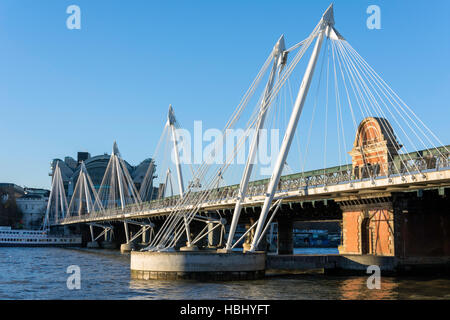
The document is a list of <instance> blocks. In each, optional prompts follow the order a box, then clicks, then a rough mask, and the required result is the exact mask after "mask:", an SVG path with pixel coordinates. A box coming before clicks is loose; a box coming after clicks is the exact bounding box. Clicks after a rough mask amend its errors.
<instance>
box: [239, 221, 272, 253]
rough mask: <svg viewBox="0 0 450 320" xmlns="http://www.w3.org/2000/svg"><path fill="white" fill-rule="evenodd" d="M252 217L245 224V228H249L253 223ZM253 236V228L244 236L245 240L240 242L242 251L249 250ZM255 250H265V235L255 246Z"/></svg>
mask: <svg viewBox="0 0 450 320" xmlns="http://www.w3.org/2000/svg"><path fill="white" fill-rule="evenodd" d="M255 221H256V220H255V219H254V218H250V220H249V223H247V224H245V230H246V231H247V230H248V229H250V228H251V226H252V225H253V224H254V223H255ZM254 236H255V228H253V229H252V230H251V231H250V232H248V233H247V235H246V236H245V241H244V243H243V244H242V248H243V251H244V252H246V251H248V250H250V247H251V243H252V241H253V237H254ZM256 251H267V236H265V237H263V238H262V239H261V241H260V242H259V244H258V247H257V248H256Z"/></svg>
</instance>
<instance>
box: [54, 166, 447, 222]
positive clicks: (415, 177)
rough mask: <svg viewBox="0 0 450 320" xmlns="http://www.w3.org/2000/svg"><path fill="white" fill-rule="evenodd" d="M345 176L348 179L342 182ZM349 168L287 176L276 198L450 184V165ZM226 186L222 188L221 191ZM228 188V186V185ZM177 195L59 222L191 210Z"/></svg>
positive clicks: (213, 201)
mask: <svg viewBox="0 0 450 320" xmlns="http://www.w3.org/2000/svg"><path fill="white" fill-rule="evenodd" d="M343 177H346V178H347V180H344V181H342V180H343V179H342V178H343ZM349 178H351V175H350V173H349V172H348V170H347V171H341V172H338V174H337V175H334V174H330V175H322V176H320V178H318V177H317V176H316V177H314V176H313V177H306V178H304V177H297V178H296V179H290V180H287V179H284V180H283V181H281V183H280V186H279V190H278V192H277V193H276V195H275V198H274V200H277V199H283V200H284V202H301V201H308V200H320V199H336V198H341V197H352V196H353V197H355V196H360V195H362V194H367V193H385V192H388V193H389V192H400V191H411V190H418V189H428V188H439V187H447V186H449V185H450V166H446V167H444V168H434V169H427V170H422V171H420V172H419V171H415V172H411V171H410V172H409V174H396V175H391V176H379V177H376V178H373V179H370V178H367V179H353V180H351V179H349ZM223 190H224V189H223V188H222V191H223ZM225 190H226V188H225ZM227 191H228V192H227V193H220V192H219V193H216V194H213V195H211V196H210V197H209V198H207V199H206V200H205V201H203V202H202V203H200V205H199V211H208V210H217V209H230V208H233V207H234V205H235V203H236V199H237V189H233V190H232V192H229V190H227ZM264 191H265V184H260V185H259V186H257V187H256V188H255V187H254V188H252V189H251V190H249V195H248V196H247V197H246V199H245V201H244V202H243V206H253V207H255V206H261V205H262V203H263V202H264V198H265V194H264ZM177 202H178V198H176V197H174V198H169V199H162V200H157V201H151V202H146V203H142V204H140V205H132V206H128V207H126V208H125V209H124V210H121V209H112V210H105V211H98V212H94V213H91V214H87V215H82V216H72V217H66V218H65V219H64V220H62V221H59V222H58V223H57V224H59V225H68V224H75V223H89V222H105V221H118V220H119V221H120V220H126V219H141V218H151V217H157V216H164V215H167V214H170V213H171V212H173V211H174V210H175V209H177V210H190V209H193V208H194V206H193V205H192V204H185V205H183V206H182V207H180V206H179V205H178V204H177Z"/></svg>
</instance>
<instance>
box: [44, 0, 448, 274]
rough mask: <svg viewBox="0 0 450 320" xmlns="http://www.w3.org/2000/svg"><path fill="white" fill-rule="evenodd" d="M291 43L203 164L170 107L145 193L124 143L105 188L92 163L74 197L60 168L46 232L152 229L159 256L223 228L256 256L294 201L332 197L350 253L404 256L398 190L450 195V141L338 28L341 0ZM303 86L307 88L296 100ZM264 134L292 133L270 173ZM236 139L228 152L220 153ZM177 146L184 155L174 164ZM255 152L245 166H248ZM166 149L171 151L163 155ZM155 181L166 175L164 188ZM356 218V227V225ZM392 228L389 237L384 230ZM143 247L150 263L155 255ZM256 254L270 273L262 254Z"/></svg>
mask: <svg viewBox="0 0 450 320" xmlns="http://www.w3.org/2000/svg"><path fill="white" fill-rule="evenodd" d="M285 41H286V40H285V37H284V36H281V37H280V38H279V39H278V41H277V42H276V44H275V45H274V47H273V49H272V50H271V52H270V54H269V56H268V58H267V59H266V61H265V62H264V64H263V66H262V67H261V69H260V70H259V72H258V73H257V75H256V77H255V79H254V81H253V82H252V83H251V85H250V87H249V89H248V90H247V91H246V93H245V94H244V96H243V97H242V99H241V101H240V103H239V105H238V106H237V107H236V108H235V109H234V111H233V113H232V115H231V117H230V119H229V120H228V122H227V123H226V125H225V127H224V129H223V130H222V132H221V133H222V134H221V135H220V137H219V138H218V139H216V141H215V142H214V144H212V147H211V148H210V149H209V150H208V152H206V154H205V157H204V159H203V162H201V163H200V164H198V165H196V166H194V165H192V164H189V163H185V162H183V159H182V158H183V156H185V154H184V155H183V156H182V152H181V149H183V150H185V149H184V147H185V145H183V144H185V143H186V141H185V140H183V139H181V137H180V133H179V132H180V131H179V129H180V128H181V125H180V123H179V121H178V119H177V118H176V117H175V112H174V109H173V108H172V106H170V108H169V113H168V117H167V121H166V123H165V126H164V129H163V134H162V135H161V138H160V140H159V142H158V145H157V147H156V150H155V153H154V161H152V162H151V164H150V165H149V168H148V170H147V173H146V175H145V178H144V181H143V182H142V184H141V186H140V188H139V189H138V188H137V187H136V186H135V184H134V182H133V179H132V178H131V177H130V174H129V173H128V171H127V167H126V165H125V163H124V161H123V159H122V157H121V154H120V152H119V149H118V147H117V144H116V143H114V146H113V151H112V154H111V157H110V161H109V163H108V166H107V169H106V172H105V175H104V178H103V181H102V183H101V185H100V186H99V187H95V186H94V185H93V183H92V181H91V179H90V177H89V173H88V171H87V170H86V168H85V166H84V164H81V170H80V175H79V178H78V180H77V182H76V186H75V188H74V193H73V194H72V195H71V197H70V199H67V198H66V195H65V192H64V187H63V184H62V181H61V173H60V170H59V168H58V166H56V168H55V172H54V175H53V183H52V190H51V195H50V199H49V202H48V208H47V214H46V219H45V223H46V227H50V226H61V225H77V224H88V225H90V227H91V234H92V240H95V239H96V238H95V237H94V234H93V231H92V230H93V227H94V226H97V227H102V228H103V229H104V231H103V232H104V233H108V231H110V229H108V228H111V223H117V222H120V223H123V225H124V229H125V233H126V242H127V244H128V243H131V242H133V241H134V240H136V238H137V237H138V236H144V235H145V234H146V233H147V232H148V231H149V230H151V234H150V237H148V238H146V239H145V241H143V242H145V243H146V245H145V246H144V247H143V249H142V250H141V251H142V252H151V253H152V257H153V258H152V259H155V258H154V257H155V255H154V254H156V253H170V252H172V253H173V252H177V250H180V248H182V249H183V251H187V252H193V251H197V250H198V249H199V247H201V243H202V239H205V238H206V237H208V236H210V235H212V234H214V233H217V232H218V233H219V234H220V241H219V243H218V244H216V246H215V248H216V249H218V252H219V253H220V254H227V253H229V254H231V253H232V252H233V249H235V248H236V246H237V245H238V244H239V243H241V242H242V239H243V237H249V239H250V240H249V243H248V247H246V248H244V249H245V251H246V252H247V253H249V254H250V253H256V252H257V251H259V249H260V245H261V244H262V243H264V241H265V239H266V237H267V234H268V230H269V229H270V228H271V225H272V224H273V223H274V222H276V221H279V217H280V215H281V216H283V217H284V215H283V214H282V212H283V211H284V210H285V208H286V207H290V210H291V211H292V210H293V207H295V208H299V209H298V210H300V211H301V208H302V203H305V202H314V201H322V202H325V203H326V202H327V201H329V200H332V201H334V202H335V203H337V204H338V206H340V208H341V211H342V213H341V216H340V217H338V218H339V219H340V220H342V221H343V228H344V229H345V230H346V231H347V234H345V235H344V236H345V237H347V238H346V239H345V240H344V241H343V245H342V248H341V249H340V250H341V252H342V253H359V254H364V253H365V252H366V251H367V250H372V251H373V252H372V253H375V254H379V255H388V256H396V255H397V254H398V253H399V250H400V249H399V248H397V247H396V246H398V244H397V242H400V240H398V239H397V238H398V237H399V235H398V234H399V232H398V231H396V229H395V228H406V227H405V225H404V224H402V223H406V222H401V221H403V220H402V219H403V218H401V217H400V215H401V214H402V212H403V211H406V212H407V211H408V210H406V209H403V211H401V212H400V211H398V210H399V209H398V208H399V206H400V205H399V203H400V202H399V201H397V199H398V198H399V197H397V196H396V195H398V194H410V193H411V192H412V191H414V192H417V193H416V194H417V195H418V194H419V193H420V194H421V193H422V192H423V191H424V190H425V191H427V190H437V191H436V192H437V194H438V196H441V197H445V195H446V192H447V191H446V190H447V189H446V188H448V187H449V185H450V163H449V160H450V152H449V146H446V145H444V144H443V143H442V142H441V141H440V140H439V138H438V136H437V135H436V134H435V133H434V132H433V131H432V130H431V129H430V128H429V127H428V126H427V125H426V124H425V123H424V122H423V120H422V119H421V118H420V117H419V116H417V115H416V113H415V112H414V111H413V109H412V108H411V107H409V106H408V105H407V104H406V103H405V102H404V101H403V100H402V99H401V98H400V97H399V95H398V94H397V93H396V92H395V91H394V90H393V89H392V88H391V87H390V86H389V85H388V84H387V82H386V81H385V80H383V79H382V78H381V76H380V75H379V74H378V73H376V72H375V70H374V69H373V68H372V67H371V66H370V65H369V64H368V63H367V62H366V60H365V59H363V58H362V56H361V55H359V53H358V52H357V51H356V50H355V49H354V48H353V47H352V46H351V45H350V44H349V42H348V41H347V40H346V39H345V38H344V37H343V36H342V35H341V33H339V32H338V31H337V29H336V28H335V21H334V14H333V6H330V7H329V8H328V9H327V10H326V11H325V13H324V14H323V15H322V17H321V19H320V20H319V22H318V24H317V25H316V26H315V27H314V29H313V30H312V32H311V33H310V34H309V35H308V36H307V37H306V38H305V39H304V40H302V41H300V42H298V43H295V44H293V45H292V46H290V47H286V44H285ZM308 52H309V53H310V55H309V58H308V57H307V56H308V55H307V53H308ZM292 87H294V88H295V87H297V88H298V91H297V95H296V96H295V94H294V93H293V91H292ZM309 91H311V93H310V94H309V95H308V93H309ZM308 96H310V97H309V99H307V98H308ZM294 97H295V98H294ZM236 128H243V129H241V133H242V134H241V135H239V136H237V139H236V140H237V141H236V143H235V144H234V145H233V147H231V148H228V144H227V142H228V140H227V138H228V137H229V136H230V132H232V130H233V129H236ZM264 130H269V131H273V130H277V132H282V134H283V138H282V140H281V145H279V147H278V148H276V152H274V153H272V160H273V161H271V163H270V165H269V167H267V164H266V167H265V168H264V169H265V170H261V169H262V167H263V165H262V164H261V162H258V159H259V158H260V155H261V152H260V151H261V150H263V149H268V148H269V149H270V148H271V147H274V146H275V145H276V141H270V142H268V141H267V135H264V133H265V132H267V131H264ZM225 145H226V146H227V148H226V150H227V152H225V154H223V153H221V152H219V151H220V150H223V148H224V147H225ZM163 149H165V150H163ZM167 151H169V154H172V159H169V160H168V158H167V157H168V156H167V154H168V152H167ZM243 154H244V158H243V159H244V161H243V162H241V163H239V164H236V160H237V159H242V155H243ZM156 155H160V156H161V157H160V161H159V162H158V161H157V160H156V159H157V158H158V157H157V156H156ZM220 156H223V157H222V158H221V159H219V158H220ZM218 160H221V161H218ZM295 166H297V167H298V168H296V169H297V170H295V169H294V167H295ZM307 168H309V169H307ZM261 172H263V174H262V173H261ZM155 173H156V174H155ZM173 173H174V174H173ZM173 176H176V179H174V180H173V179H172V178H173ZM187 177H189V178H190V179H189V182H188V183H185V179H186V178H187ZM155 179H159V182H160V185H159V190H158V191H157V193H158V194H155V192H156V191H155V190H156V188H155V187H154V181H155ZM225 182H229V183H225ZM169 186H170V188H169ZM169 191H170V193H169ZM408 199H409V198H408ZM408 201H409V200H405V201H403V203H406V202H408ZM298 204H300V207H298V206H297V207H296V205H298ZM248 208H252V210H251V212H252V220H251V223H250V224H249V225H248V227H247V230H246V232H245V233H244V235H242V236H241V237H240V238H238V237H236V230H237V227H238V225H239V224H240V223H242V220H243V219H244V220H245V219H246V212H247V209H248ZM255 208H257V209H256V210H255ZM397 211H398V212H400V213H395V212H397ZM396 215H398V216H396ZM247 218H248V217H247ZM284 219H285V217H284ZM367 219H368V220H367ZM444 219H448V218H447V217H445V218H444ZM156 221H158V223H156ZM363 221H364V223H366V224H367V228H369V229H370V230H371V231H370V232H372V233H371V235H370V236H367V237H369V238H370V240H367V241H369V242H370V243H369V244H367V243H365V242H364V241H366V240H362V239H363V238H364V239H365V237H366V235H365V232H366V231H361V230H363V227H361V224H362V223H363ZM380 221H383V226H381V227H380V223H381V222H380ZM405 221H406V220H405ZM445 221H447V220H445ZM199 223H200V224H201V227H198V224H199ZM129 224H135V225H139V226H140V227H141V231H140V232H138V233H137V234H135V235H134V236H133V237H132V236H131V235H130V234H129V231H128V225H129ZM195 224H197V225H196V226H195V227H194V225H195ZM346 224H347V226H348V227H347V228H346ZM353 225H357V227H356V229H354V231H349V230H350V229H351V228H354V227H353ZM375 225H376V227H374V226H375ZM364 228H366V226H365V225H364ZM380 228H381V229H380ZM383 228H387V231H386V232H387V234H384V233H382V232H381V231H379V230H384V229H383ZM410 228H411V227H410ZM369 229H368V230H369ZM364 230H365V229H364ZM374 230H376V231H374ZM291 231H292V228H291ZM279 232H280V228H279ZM351 232H356V233H358V232H359V233H358V234H356V233H355V234H353V235H352V234H351ZM362 232H363V233H364V235H362ZM383 232H384V231H383ZM355 237H356V238H357V240H355V241H359V242H358V244H356V247H355V245H354V244H353V242H352V238H355ZM383 237H385V238H386V237H387V238H386V239H384V238H383ZM97 238H98V237H97ZM237 238H238V239H237ZM369 238H367V239H369ZM381 238H383V239H381ZM348 239H350V240H348ZM358 239H359V240H358ZM373 239H376V241H374V240H373ZM393 239H396V240H395V241H394V240H393ZM345 241H347V242H345ZM361 241H363V242H361ZM446 241H447V240H446ZM385 242H386V243H387V244H386V243H385ZM394 242H395V244H393V243H394ZM367 246H369V247H370V249H367ZM391 247H392V248H391ZM355 248H356V249H355ZM395 248H397V249H396V250H395ZM404 250H407V249H405V248H404ZM142 252H141V253H139V254H140V255H139V259H144V258H142ZM219 253H218V254H219ZM366 253H367V252H366ZM449 254H450V253H449ZM135 257H136V255H135ZM196 257H197V256H196ZM230 257H231V256H230ZM136 259H138V258H136ZM193 259H194V258H193ZM201 259H203V258H201ZM230 259H232V260H233V259H240V258H236V257H234V256H233V257H232V258H230ZM250 259H256V260H258V259H259V258H254V257H252V258H250ZM256 260H255V261H256ZM139 261H141V260H139ZM233 261H234V260H233ZM252 261H253V260H252ZM255 261H253V262H254V263H255V265H258V268H260V265H261V263H260V261H259V260H258V261H259V262H257V261H256V262H255ZM166 262H167V261H166ZM247 262H248V261H247ZM247 262H245V263H247ZM143 263H144V262H143ZM145 263H147V262H145ZM145 263H144V265H145ZM167 263H168V262H167ZM193 263H194V262H193ZM195 263H199V262H198V261H197V262H195ZM195 263H194V264H195ZM230 263H231V262H230ZM233 263H236V262H233ZM248 263H250V262H248ZM163 264H164V263H163ZM231 264H232V263H231ZM238 264H239V263H238ZM132 265H133V263H132ZM135 266H136V264H135ZM132 267H133V266H132ZM140 267H143V265H140ZM241 267H242V266H241ZM151 268H156V269H157V268H158V266H155V265H153V264H152V267H151ZM156 269H155V270H154V271H155V272H156V271H157V270H156ZM244 269H245V268H244ZM250 269H251V268H250ZM230 270H231V271H232V269H230ZM230 270H228V269H227V271H230ZM257 270H258V271H261V270H260V269H257ZM150 271H151V270H150ZM150 271H149V272H150ZM163 271H164V270H163ZM165 271H169V270H165ZM231 271H230V272H231Z"/></svg>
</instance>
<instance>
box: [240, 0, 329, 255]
mask: <svg viewBox="0 0 450 320" xmlns="http://www.w3.org/2000/svg"><path fill="white" fill-rule="evenodd" d="M333 26H334V16H333V5H332V4H331V5H330V6H329V7H328V9H327V10H326V11H325V13H324V14H323V16H322V18H321V20H320V22H319V24H318V30H317V40H316V43H315V45H314V49H313V52H312V54H311V57H310V59H309V62H308V66H307V68H306V71H305V74H304V76H303V80H302V82H301V84H300V89H299V92H298V95H297V99H296V101H295V103H294V107H293V110H292V113H291V117H290V119H289V123H288V126H287V128H286V132H285V135H284V138H283V142H282V145H281V147H280V152H279V154H278V157H277V161H276V163H275V166H274V170H273V172H272V176H271V177H270V181H269V184H268V186H267V190H266V196H265V199H264V205H263V208H262V210H261V214H260V216H259V219H258V225H257V226H256V231H255V234H254V237H253V240H252V244H251V247H250V250H249V251H250V252H253V251H255V250H256V248H257V246H258V243H259V241H260V240H261V237H262V236H264V234H262V233H263V232H262V231H263V228H264V224H265V222H266V218H267V214H268V213H269V210H270V207H271V204H272V200H273V197H274V195H275V192H276V189H277V186H278V183H279V181H280V177H281V173H282V171H283V167H284V165H285V163H286V158H287V155H288V153H289V149H290V147H291V143H292V140H293V138H294V134H295V130H296V128H297V124H298V120H299V118H300V115H301V112H302V109H303V105H304V103H305V100H306V96H307V94H308V90H309V87H310V84H311V79H312V76H313V74H314V68H315V66H316V62H317V59H318V56H319V52H320V48H321V45H322V41H323V38H324V35H327V36H328V33H329V32H330V31H331V30H332V29H333Z"/></svg>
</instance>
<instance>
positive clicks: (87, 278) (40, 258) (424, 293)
mask: <svg viewBox="0 0 450 320" xmlns="http://www.w3.org/2000/svg"><path fill="white" fill-rule="evenodd" d="M299 250H300V251H301V252H304V253H314V252H316V253H334V251H333V250H335V249H325V250H317V249H313V250H312V251H311V249H303V251H302V249H299ZM297 252H299V251H297ZM129 259H130V256H129V255H128V254H121V253H120V252H118V251H112V250H91V249H67V248H65V249H63V248H0V299H450V279H445V278H394V277H382V278H381V289H379V290H377V289H372V290H369V289H368V288H367V285H366V282H367V277H365V276H346V277H343V276H328V275H327V276H325V275H321V274H309V275H304V274H302V275H295V276H270V277H267V278H266V279H264V280H256V281H235V282H206V283H200V282H192V281H142V280H131V279H130V271H129ZM70 265H77V266H79V267H80V273H81V288H80V289H79V290H76V289H75V290H69V289H68V288H67V279H68V277H69V276H70V274H68V273H67V267H68V266H70Z"/></svg>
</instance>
